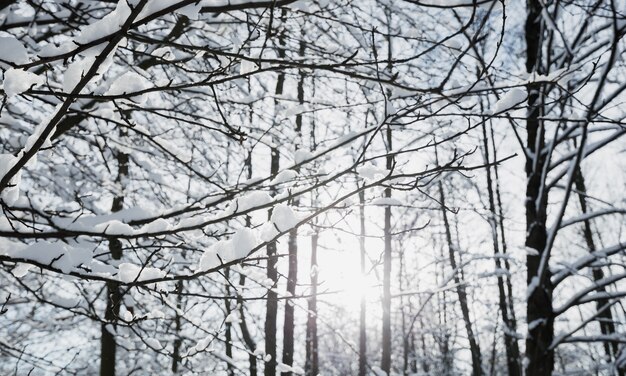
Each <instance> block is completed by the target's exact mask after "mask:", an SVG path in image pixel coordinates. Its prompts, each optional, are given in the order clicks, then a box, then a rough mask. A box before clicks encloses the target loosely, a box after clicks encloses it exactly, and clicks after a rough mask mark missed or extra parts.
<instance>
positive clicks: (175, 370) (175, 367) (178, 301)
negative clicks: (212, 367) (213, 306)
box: [172, 280, 183, 373]
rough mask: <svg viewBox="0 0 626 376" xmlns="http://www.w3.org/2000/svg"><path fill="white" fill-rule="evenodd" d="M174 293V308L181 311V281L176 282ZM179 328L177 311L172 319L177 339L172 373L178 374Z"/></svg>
mask: <svg viewBox="0 0 626 376" xmlns="http://www.w3.org/2000/svg"><path fill="white" fill-rule="evenodd" d="M176 291H177V292H178V296H176V308H177V309H182V303H183V302H182V300H183V296H182V295H181V294H182V292H183V281H182V280H180V281H178V282H176ZM180 326H181V317H180V314H179V313H178V311H176V316H175V317H174V330H175V332H176V335H177V336H178V337H177V338H176V339H174V349H173V351H172V372H173V373H178V363H179V362H180V360H181V357H180V346H181V345H182V340H181V336H180Z"/></svg>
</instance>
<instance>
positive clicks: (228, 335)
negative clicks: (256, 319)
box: [224, 267, 235, 376]
mask: <svg viewBox="0 0 626 376" xmlns="http://www.w3.org/2000/svg"><path fill="white" fill-rule="evenodd" d="M224 279H226V281H228V280H229V279H230V268H228V267H227V268H225V269H224ZM226 296H230V286H229V284H228V282H227V283H226ZM224 305H225V307H224V308H225V310H226V317H228V316H229V315H230V314H231V312H232V309H231V307H230V299H224ZM225 325H226V331H225V333H224V337H225V344H226V356H227V357H228V358H229V359H230V360H232V359H233V335H232V323H230V322H227V323H225ZM226 371H227V374H228V376H234V375H235V368H234V367H233V364H232V362H231V361H227V362H226Z"/></svg>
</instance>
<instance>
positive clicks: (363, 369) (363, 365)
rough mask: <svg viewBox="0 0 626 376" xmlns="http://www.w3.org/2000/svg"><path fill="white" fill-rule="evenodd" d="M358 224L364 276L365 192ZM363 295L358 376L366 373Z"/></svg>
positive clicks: (360, 201)
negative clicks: (359, 226)
mask: <svg viewBox="0 0 626 376" xmlns="http://www.w3.org/2000/svg"><path fill="white" fill-rule="evenodd" d="M359 222H360V225H361V236H360V237H359V248H360V253H361V275H365V258H366V255H365V192H364V191H360V192H359ZM365 303H366V302H365V294H363V295H361V302H360V307H359V376H365V374H366V372H367V331H366V326H365V319H366V316H367V312H366V311H367V305H366V304H365Z"/></svg>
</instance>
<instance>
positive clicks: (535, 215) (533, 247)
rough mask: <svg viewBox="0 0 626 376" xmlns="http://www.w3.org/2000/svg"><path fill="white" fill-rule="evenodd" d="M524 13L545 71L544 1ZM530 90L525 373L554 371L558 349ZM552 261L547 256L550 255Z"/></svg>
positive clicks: (535, 63)
mask: <svg viewBox="0 0 626 376" xmlns="http://www.w3.org/2000/svg"><path fill="white" fill-rule="evenodd" d="M526 5H527V8H528V9H527V19H526V30H525V33H526V46H527V56H526V71H527V72H528V73H532V72H536V73H537V74H541V73H542V69H541V64H540V61H541V49H542V37H541V36H542V22H541V20H542V17H541V11H542V6H541V4H540V2H539V0H527V3H526ZM527 90H528V115H527V119H526V132H527V140H526V166H525V170H526V179H527V185H526V203H525V206H526V242H525V245H526V247H527V251H528V254H527V256H526V268H527V278H526V283H527V285H528V297H527V299H528V301H527V306H526V322H527V324H528V335H527V337H526V374H527V375H533V376H550V375H552V371H553V369H554V351H553V350H551V349H550V345H551V343H552V340H553V338H554V315H553V310H552V290H553V287H552V285H551V282H550V268H547V267H546V268H545V272H541V271H540V269H539V268H540V263H541V258H542V257H547V255H545V252H546V243H547V232H546V209H547V194H548V192H547V190H546V189H545V188H544V186H543V183H542V175H543V170H544V167H545V164H546V161H545V155H544V153H543V147H544V145H545V135H544V133H545V130H544V128H543V124H542V122H541V121H540V120H539V119H540V116H541V112H542V107H543V106H542V101H543V98H542V96H541V94H542V93H541V91H542V84H541V83H531V84H529V85H528V86H527ZM546 261H548V260H546Z"/></svg>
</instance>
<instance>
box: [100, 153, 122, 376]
mask: <svg viewBox="0 0 626 376" xmlns="http://www.w3.org/2000/svg"><path fill="white" fill-rule="evenodd" d="M116 159H117V166H118V172H117V178H116V179H115V182H116V183H117V184H116V185H117V186H118V187H122V186H123V184H125V180H126V177H127V176H128V154H126V153H123V152H118V154H117V157H116ZM123 208H124V193H123V192H119V195H118V196H115V197H114V198H113V203H112V205H111V212H113V213H115V212H118V211H120V210H122V209H123ZM108 240H109V252H110V253H111V258H112V259H113V260H120V259H121V258H122V243H121V242H120V240H119V239H117V238H109V239H108ZM106 299H107V306H106V310H105V311H104V321H105V322H103V323H102V324H101V328H100V331H101V337H100V376H114V375H115V364H116V358H115V353H116V349H117V344H116V342H115V336H114V335H113V333H111V332H110V331H109V330H107V326H109V325H111V326H112V328H115V327H116V324H115V322H116V321H117V318H118V317H119V313H120V305H121V304H122V292H121V291H120V285H119V283H117V282H114V281H108V282H107V283H106Z"/></svg>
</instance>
